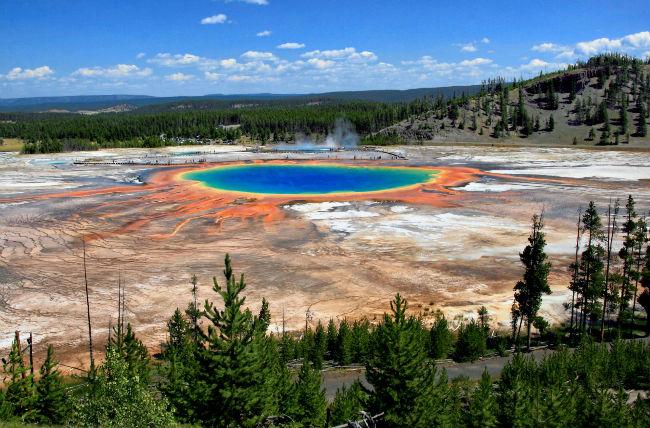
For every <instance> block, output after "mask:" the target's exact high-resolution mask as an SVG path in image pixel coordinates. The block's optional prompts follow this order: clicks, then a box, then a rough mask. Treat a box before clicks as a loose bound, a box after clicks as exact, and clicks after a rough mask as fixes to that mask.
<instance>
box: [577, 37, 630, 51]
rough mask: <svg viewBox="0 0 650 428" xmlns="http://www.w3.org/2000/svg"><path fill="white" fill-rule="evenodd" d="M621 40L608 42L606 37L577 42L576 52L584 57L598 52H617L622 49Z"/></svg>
mask: <svg viewBox="0 0 650 428" xmlns="http://www.w3.org/2000/svg"><path fill="white" fill-rule="evenodd" d="M622 46H623V45H622V43H621V39H614V40H610V39H608V38H607V37H601V38H600V39H595V40H591V41H588V42H579V43H577V44H576V47H577V48H578V50H580V51H581V52H582V53H584V54H585V55H593V54H596V53H598V52H603V51H611V50H618V49H620V48H621V47H622Z"/></svg>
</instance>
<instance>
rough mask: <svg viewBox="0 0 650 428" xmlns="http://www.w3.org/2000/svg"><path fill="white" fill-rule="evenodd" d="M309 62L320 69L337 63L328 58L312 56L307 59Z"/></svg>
mask: <svg viewBox="0 0 650 428" xmlns="http://www.w3.org/2000/svg"><path fill="white" fill-rule="evenodd" d="M307 62H308V63H309V64H311V65H313V66H314V67H316V68H318V69H320V70H324V69H326V68H330V67H332V66H333V65H334V64H335V62H334V61H331V60H328V59H320V58H311V59H309V60H307Z"/></svg>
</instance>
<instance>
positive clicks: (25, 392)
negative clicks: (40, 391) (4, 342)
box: [2, 340, 38, 422]
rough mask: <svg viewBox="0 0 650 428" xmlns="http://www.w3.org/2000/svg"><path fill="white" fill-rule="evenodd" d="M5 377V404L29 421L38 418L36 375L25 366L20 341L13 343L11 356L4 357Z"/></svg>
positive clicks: (11, 410) (9, 410)
mask: <svg viewBox="0 0 650 428" xmlns="http://www.w3.org/2000/svg"><path fill="white" fill-rule="evenodd" d="M2 368H3V373H4V374H5V377H4V379H3V382H4V384H5V390H4V400H3V401H4V406H6V407H7V410H8V412H10V413H11V415H12V416H14V417H17V418H19V419H20V420H22V421H25V422H29V421H33V420H35V419H36V417H37V416H38V414H37V412H36V402H37V399H38V396H37V393H36V388H35V384H34V377H33V375H32V374H31V373H30V370H29V367H26V366H25V362H24V361H23V356H22V353H21V349H20V347H19V344H18V341H17V340H14V341H13V342H12V343H11V350H10V352H9V358H8V359H5V358H3V359H2Z"/></svg>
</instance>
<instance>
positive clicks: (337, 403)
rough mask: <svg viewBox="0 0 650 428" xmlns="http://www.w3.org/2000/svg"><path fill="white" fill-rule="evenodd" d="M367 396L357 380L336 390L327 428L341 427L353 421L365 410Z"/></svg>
mask: <svg viewBox="0 0 650 428" xmlns="http://www.w3.org/2000/svg"><path fill="white" fill-rule="evenodd" d="M367 402H368V394H367V393H366V392H365V391H364V389H363V386H361V383H360V382H359V381H358V380H357V381H355V382H354V383H352V385H350V386H349V387H346V386H345V385H343V386H342V387H341V388H339V389H337V391H336V395H335V396H334V401H332V404H331V405H330V415H331V417H330V420H329V426H332V425H341V424H344V423H346V422H348V421H352V420H355V419H357V418H358V417H359V413H360V412H361V411H364V410H365V409H367V406H368V403H367Z"/></svg>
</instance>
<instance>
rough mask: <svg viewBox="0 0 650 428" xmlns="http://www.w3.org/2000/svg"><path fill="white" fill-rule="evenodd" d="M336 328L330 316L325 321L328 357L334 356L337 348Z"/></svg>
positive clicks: (332, 357)
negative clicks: (326, 321)
mask: <svg viewBox="0 0 650 428" xmlns="http://www.w3.org/2000/svg"><path fill="white" fill-rule="evenodd" d="M338 334H339V333H338V329H337V328H336V324H334V320H333V319H331V318H330V320H329V322H328V323H327V352H329V357H330V359H335V358H336V350H337V348H338V345H337V344H338Z"/></svg>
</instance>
